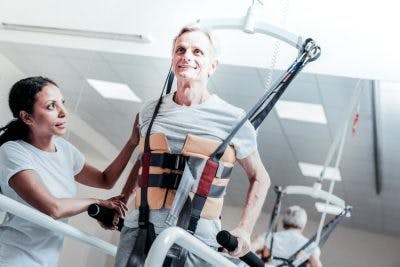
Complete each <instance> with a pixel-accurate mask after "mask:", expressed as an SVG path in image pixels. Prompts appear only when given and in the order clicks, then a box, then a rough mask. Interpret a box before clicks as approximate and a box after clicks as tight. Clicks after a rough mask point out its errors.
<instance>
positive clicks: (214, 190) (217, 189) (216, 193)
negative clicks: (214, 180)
mask: <svg viewBox="0 0 400 267" xmlns="http://www.w3.org/2000/svg"><path fill="white" fill-rule="evenodd" d="M225 193H226V186H221V185H211V188H210V192H208V196H209V197H214V198H220V197H223V196H224V195H225Z"/></svg>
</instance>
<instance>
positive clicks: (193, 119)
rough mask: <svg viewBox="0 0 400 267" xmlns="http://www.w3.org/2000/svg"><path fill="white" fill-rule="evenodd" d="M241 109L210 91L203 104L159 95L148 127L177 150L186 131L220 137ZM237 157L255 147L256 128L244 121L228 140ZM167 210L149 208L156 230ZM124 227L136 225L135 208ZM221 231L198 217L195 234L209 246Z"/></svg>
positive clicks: (145, 114) (147, 109) (146, 117)
mask: <svg viewBox="0 0 400 267" xmlns="http://www.w3.org/2000/svg"><path fill="white" fill-rule="evenodd" d="M157 101H158V99H157V100H153V101H150V102H149V103H147V104H146V105H145V106H144V107H143V109H142V111H141V113H140V114H141V117H140V120H141V129H140V132H141V135H142V136H145V135H146V132H147V128H148V125H149V123H150V120H151V117H152V115H153V112H154V108H155V106H156V104H157ZM244 115H245V112H244V111H243V110H242V109H240V108H237V107H235V106H233V105H231V104H229V103H227V102H225V101H224V100H222V99H221V98H219V97H218V96H217V95H215V94H212V95H210V97H209V98H208V99H207V100H206V101H205V102H203V103H201V104H198V105H193V106H181V105H178V104H176V103H175V102H174V101H173V94H169V95H167V96H164V97H163V102H162V104H161V107H160V110H159V112H158V115H157V117H156V119H155V121H154V124H153V127H152V129H151V132H152V133H160V132H161V133H164V134H165V135H166V137H167V140H168V144H169V146H170V149H171V152H172V153H180V151H181V149H182V147H183V144H184V141H185V138H186V135H187V134H188V133H190V134H193V135H197V136H200V137H206V138H209V139H213V140H219V141H222V140H224V139H225V138H226V137H227V136H228V135H229V133H230V132H231V131H232V129H233V128H234V126H236V124H237V123H238V122H239V121H240V120H241V118H243V116H244ZM230 144H231V145H232V146H233V147H234V148H235V151H236V157H237V158H238V159H244V158H246V157H248V156H249V155H250V154H251V153H253V152H254V151H255V150H256V149H257V141H256V131H255V130H254V127H253V126H252V125H251V123H250V122H249V121H247V122H246V123H245V124H244V125H243V126H242V127H241V128H240V130H239V131H238V132H237V133H236V135H235V136H234V138H233V139H232V141H231V143H230ZM167 215H168V210H167V209H161V210H156V211H155V210H152V212H151V214H150V221H152V222H153V224H154V225H155V230H156V232H157V233H159V232H161V231H162V230H163V229H165V228H166V227H167V225H166V224H165V219H166V216H167ZM125 226H127V227H132V228H135V227H138V210H134V211H133V212H132V213H131V214H129V215H128V216H127V218H126V220H125ZM220 230H221V221H220V220H219V219H216V220H207V219H203V218H201V219H200V220H199V223H198V225H197V229H196V233H195V236H197V237H198V238H199V239H201V240H202V241H204V242H205V243H206V244H208V245H210V246H214V247H217V246H218V243H217V242H216V240H215V236H216V235H217V233H218V232H219V231H220Z"/></svg>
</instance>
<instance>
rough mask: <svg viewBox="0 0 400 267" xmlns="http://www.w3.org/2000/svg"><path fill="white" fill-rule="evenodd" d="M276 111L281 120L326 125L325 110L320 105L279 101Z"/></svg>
mask: <svg viewBox="0 0 400 267" xmlns="http://www.w3.org/2000/svg"><path fill="white" fill-rule="evenodd" d="M275 107H276V111H277V112H278V116H279V117H280V118H281V119H289V120H298V121H306V122H313V123H321V124H326V122H327V120H326V116H325V112H324V108H323V107H322V105H319V104H310V103H304V102H295V101H286V100H279V101H278V102H277V103H276V106H275Z"/></svg>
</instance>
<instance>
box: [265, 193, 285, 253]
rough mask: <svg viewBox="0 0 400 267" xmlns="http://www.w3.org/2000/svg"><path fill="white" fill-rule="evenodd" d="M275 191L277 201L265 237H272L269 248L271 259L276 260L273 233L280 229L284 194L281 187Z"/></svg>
mask: <svg viewBox="0 0 400 267" xmlns="http://www.w3.org/2000/svg"><path fill="white" fill-rule="evenodd" d="M274 190H275V193H276V200H275V204H274V209H273V210H272V214H271V219H270V222H269V227H268V232H267V234H266V236H265V237H267V236H268V235H271V244H270V246H269V247H270V249H269V254H270V258H274V257H273V254H272V249H273V247H274V235H273V233H275V232H276V231H277V229H278V218H279V213H280V211H281V203H282V194H283V192H282V187H280V186H275V187H274Z"/></svg>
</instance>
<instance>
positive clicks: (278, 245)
mask: <svg viewBox="0 0 400 267" xmlns="http://www.w3.org/2000/svg"><path fill="white" fill-rule="evenodd" d="M308 241H309V239H308V238H307V237H305V236H303V235H302V234H301V233H300V232H299V231H298V230H293V229H289V230H284V231H280V232H277V233H275V234H274V243H273V245H272V255H273V256H274V257H279V258H284V259H288V258H289V257H291V256H292V255H293V254H294V253H296V252H297V251H298V250H299V249H300V248H301V247H303V246H304V245H305V244H306V243H307V242H308ZM270 245H271V235H268V237H267V239H266V241H265V246H266V247H267V248H270ZM310 246H312V244H311V245H310ZM316 249H318V250H319V248H318V247H317V248H316ZM281 263H282V261H280V260H274V261H273V262H272V264H273V265H279V264H281Z"/></svg>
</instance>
